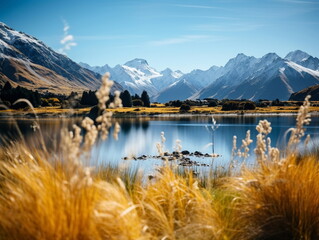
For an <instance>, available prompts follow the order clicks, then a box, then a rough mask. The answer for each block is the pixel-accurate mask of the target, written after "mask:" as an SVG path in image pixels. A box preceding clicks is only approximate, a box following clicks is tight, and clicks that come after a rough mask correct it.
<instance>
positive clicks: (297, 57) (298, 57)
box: [285, 50, 310, 63]
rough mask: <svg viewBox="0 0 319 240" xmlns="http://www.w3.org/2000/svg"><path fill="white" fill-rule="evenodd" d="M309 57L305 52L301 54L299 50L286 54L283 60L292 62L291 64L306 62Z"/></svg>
mask: <svg viewBox="0 0 319 240" xmlns="http://www.w3.org/2000/svg"><path fill="white" fill-rule="evenodd" d="M309 57H310V55H309V54H308V53H306V52H303V51H301V50H295V51H292V52H290V53H288V54H287V56H286V57H285V59H287V60H289V61H292V62H297V63H298V62H302V61H305V60H307V59H308V58H309Z"/></svg>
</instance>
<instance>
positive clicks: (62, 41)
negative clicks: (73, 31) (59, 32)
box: [60, 35, 74, 44]
mask: <svg viewBox="0 0 319 240" xmlns="http://www.w3.org/2000/svg"><path fill="white" fill-rule="evenodd" d="M73 40H74V37H73V35H66V36H65V37H64V38H62V39H61V41H60V43H61V44H65V43H66V42H69V41H73Z"/></svg>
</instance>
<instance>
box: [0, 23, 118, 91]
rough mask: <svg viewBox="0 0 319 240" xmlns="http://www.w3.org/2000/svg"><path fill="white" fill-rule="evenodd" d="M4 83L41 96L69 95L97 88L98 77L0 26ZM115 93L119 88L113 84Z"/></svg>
mask: <svg viewBox="0 0 319 240" xmlns="http://www.w3.org/2000/svg"><path fill="white" fill-rule="evenodd" d="M6 81H9V82H10V83H11V84H12V85H14V86H15V85H19V86H22V87H26V88H29V89H33V90H38V91H41V92H45V91H49V92H53V93H60V94H61V93H64V94H68V93H70V92H71V91H77V92H80V91H83V90H89V89H91V90H95V89H97V88H99V87H100V85H101V75H100V74H98V73H95V72H92V71H90V70H88V69H86V68H83V67H81V66H80V65H79V64H77V63H75V62H74V61H72V60H71V59H70V58H68V57H67V56H65V55H63V54H59V53H57V52H55V51H54V50H52V49H51V48H49V47H48V46H46V45H45V44H44V43H43V42H41V41H40V40H38V39H36V38H34V37H32V36H30V35H28V34H25V33H23V32H18V31H16V30H14V29H12V28H10V27H8V26H7V25H5V24H4V23H1V22H0V84H1V85H3V83H4V82H6ZM115 89H119V90H122V87H121V86H120V85H119V84H117V83H116V84H115V86H114V90H115Z"/></svg>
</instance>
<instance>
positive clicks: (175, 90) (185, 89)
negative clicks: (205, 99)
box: [153, 79, 198, 103]
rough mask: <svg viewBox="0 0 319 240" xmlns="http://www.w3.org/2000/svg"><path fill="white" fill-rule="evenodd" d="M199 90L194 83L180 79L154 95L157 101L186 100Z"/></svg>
mask: <svg viewBox="0 0 319 240" xmlns="http://www.w3.org/2000/svg"><path fill="white" fill-rule="evenodd" d="M197 91H198V88H196V87H195V86H194V85H192V84H191V83H189V82H188V81H187V80H185V79H181V80H178V81H176V82H174V83H172V84H171V85H170V86H168V87H167V88H166V89H164V90H163V91H161V92H160V93H159V94H158V95H157V96H154V98H153V100H154V101H155V102H162V103H166V102H169V101H172V100H186V99H187V98H188V97H189V96H192V95H193V94H195V93H196V92H197Z"/></svg>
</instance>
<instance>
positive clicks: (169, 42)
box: [149, 35, 222, 46]
mask: <svg viewBox="0 0 319 240" xmlns="http://www.w3.org/2000/svg"><path fill="white" fill-rule="evenodd" d="M221 39H222V38H220V37H215V36H207V35H186V36H180V37H176V38H167V39H162V40H156V41H151V42H149V45H151V46H165V45H174V44H181V43H187V42H195V41H219V40H221Z"/></svg>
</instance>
